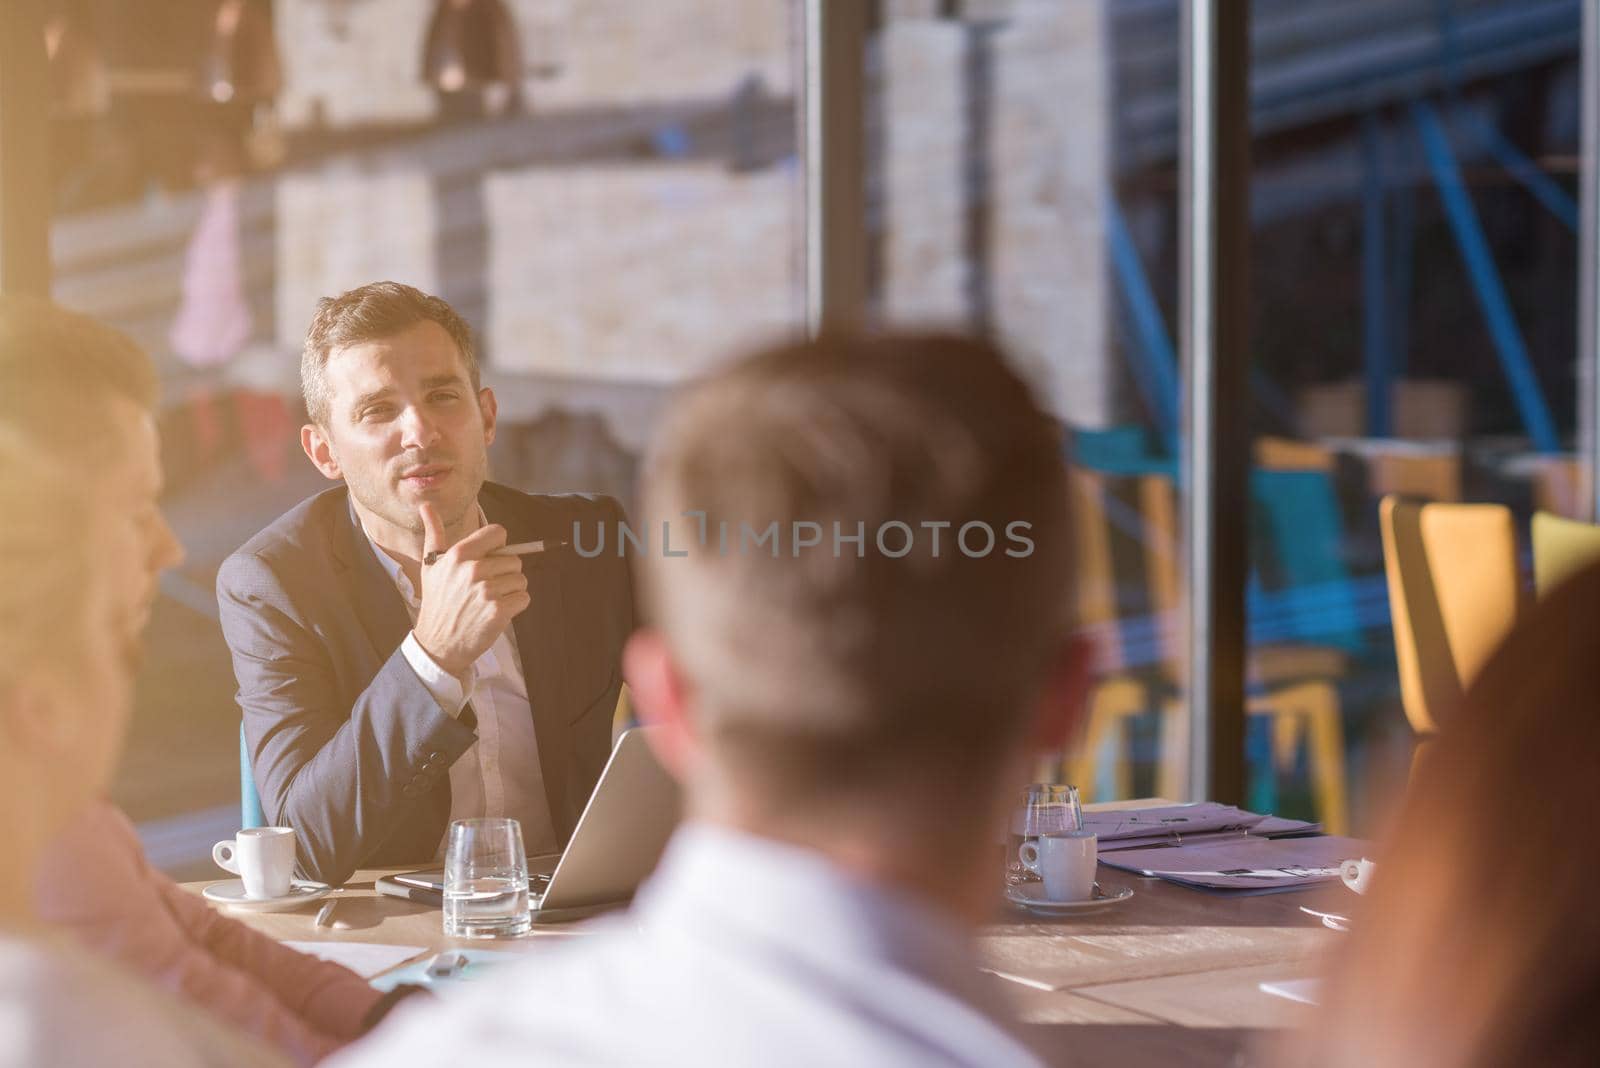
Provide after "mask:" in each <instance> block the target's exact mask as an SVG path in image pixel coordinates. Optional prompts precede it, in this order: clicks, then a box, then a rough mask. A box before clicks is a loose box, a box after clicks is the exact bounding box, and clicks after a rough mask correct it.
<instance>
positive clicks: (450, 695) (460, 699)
mask: <svg viewBox="0 0 1600 1068" xmlns="http://www.w3.org/2000/svg"><path fill="white" fill-rule="evenodd" d="M400 652H401V653H403V654H404V655H405V658H406V663H408V664H410V665H411V670H412V671H415V672H416V673H417V679H418V680H419V681H420V682H421V683H422V685H423V687H424V688H425V689H427V691H428V692H429V693H430V694H432V695H433V699H434V700H435V701H438V702H439V707H440V708H442V709H444V712H445V715H447V716H450V717H451V718H452V719H453V718H455V717H456V716H459V715H460V714H461V709H462V707H463V706H464V705H466V703H467V697H468V695H469V694H471V693H472V686H473V683H474V682H475V681H476V680H477V675H478V669H477V667H476V665H474V666H472V667H469V668H467V678H466V684H465V685H462V680H460V679H458V678H456V677H455V676H454V675H452V674H450V672H448V671H446V670H445V669H444V668H442V667H440V666H439V665H438V664H437V663H435V662H434V659H433V657H431V656H429V655H428V653H427V651H426V650H424V649H423V648H422V643H421V642H419V641H417V635H416V632H415V631H413V632H411V633H409V634H407V635H406V640H405V641H403V642H401V643H400Z"/></svg>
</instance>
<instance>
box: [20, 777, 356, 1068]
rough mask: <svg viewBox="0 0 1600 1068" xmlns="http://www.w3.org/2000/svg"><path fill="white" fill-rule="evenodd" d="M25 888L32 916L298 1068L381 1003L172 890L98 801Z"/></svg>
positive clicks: (331, 968)
mask: <svg viewBox="0 0 1600 1068" xmlns="http://www.w3.org/2000/svg"><path fill="white" fill-rule="evenodd" d="M34 885H35V888H36V897H37V898H38V908H39V914H40V916H41V917H42V918H43V919H45V920H47V921H48V922H50V923H54V924H58V925H60V926H62V927H65V928H68V929H70V930H71V931H73V932H74V933H75V934H76V935H77V937H78V938H79V939H80V940H81V941H82V942H83V944H84V945H86V946H87V947H88V948H89V949H90V950H92V951H94V952H97V953H101V954H104V955H105V956H108V957H110V958H112V959H114V960H115V961H117V962H118V963H119V964H121V965H122V966H123V967H124V968H126V969H127V970H129V971H131V972H133V973H135V974H136V975H140V976H143V977H145V978H146V979H149V980H150V981H152V982H154V983H155V984H157V985H158V986H161V987H163V988H164V989H166V990H169V991H171V992H172V993H174V994H176V995H177V996H178V997H181V998H183V999H185V1000H187V1001H189V1002H191V1003H192V1004H195V1005H202V1006H204V1007H205V1008H207V1009H209V1010H211V1012H212V1013H213V1014H214V1015H216V1016H217V1017H218V1018H220V1019H221V1020H223V1021H224V1022H226V1023H228V1024H231V1025H232V1026H233V1027H235V1028H237V1029H238V1030H241V1031H244V1032H245V1033H246V1034H250V1035H254V1036H256V1037H257V1038H260V1039H262V1040H263V1041H265V1042H268V1043H271V1044H272V1045H273V1046H275V1047H277V1048H278V1049H279V1050H281V1051H283V1053H285V1054H287V1055H288V1056H289V1057H290V1058H292V1059H293V1060H294V1061H295V1062H296V1063H298V1064H315V1063H316V1062H317V1061H319V1060H321V1059H322V1058H323V1057H325V1056H327V1055H328V1054H329V1053H332V1052H333V1051H334V1050H336V1049H338V1048H339V1047H340V1046H343V1045H344V1044H345V1043H347V1042H349V1041H350V1040H351V1039H354V1038H356V1037H357V1036H358V1035H360V1034H361V1024H362V1021H363V1020H364V1019H365V1018H366V1016H367V1013H368V1012H370V1011H371V1010H372V1008H373V1006H374V1005H375V1004H376V1003H377V1002H378V1000H379V999H380V998H381V997H382V995H381V994H380V993H379V992H378V991H376V990H374V989H372V988H371V987H370V986H368V985H367V983H366V982H365V980H363V979H362V978H361V977H360V976H359V975H357V974H356V973H354V972H352V971H350V970H349V969H348V968H342V967H340V966H339V965H337V964H329V963H328V962H326V961H320V960H317V959H316V958H315V957H308V956H306V955H305V954H304V953H297V952H295V951H294V950H292V949H288V948H286V947H284V946H280V945H279V944H278V943H277V942H274V941H273V940H272V939H270V938H268V937H266V936H265V935H262V934H258V933H257V932H255V931H252V930H251V929H250V928H248V927H246V926H245V925H244V924H242V923H240V922H238V921H237V920H232V919H229V918H228V917H226V916H223V915H222V914H221V913H218V912H216V911H214V910H213V909H212V908H211V906H209V905H207V904H206V903H205V902H204V901H203V900H201V899H200V898H199V897H197V896H196V895H194V894H191V893H189V892H187V891H185V890H181V889H179V887H178V885H177V884H176V883H174V882H173V881H172V880H171V879H169V878H167V877H166V876H165V875H162V874H161V873H160V872H158V871H156V870H155V869H153V868H151V867H150V864H149V862H148V861H147V860H146V859H145V855H144V848H143V846H142V845H140V843H139V837H138V835H137V834H136V833H135V831H134V829H133V824H132V823H130V822H129V821H128V817H127V816H125V815H123V813H122V812H121V810H119V809H118V808H116V807H115V806H114V805H112V804H111V803H110V802H108V801H101V802H97V803H96V804H94V805H93V806H91V807H90V809H89V810H88V811H86V812H85V813H83V814H82V815H81V816H79V817H78V818H77V819H76V820H74V822H73V824H72V826H70V827H69V828H68V829H67V830H66V831H65V832H64V833H63V834H62V835H61V836H60V837H59V838H58V839H56V841H55V842H54V843H52V845H51V847H50V849H49V850H48V851H47V852H46V855H45V858H44V860H43V863H42V864H41V865H40V868H39V876H38V880H37V882H36V883H35V884H34Z"/></svg>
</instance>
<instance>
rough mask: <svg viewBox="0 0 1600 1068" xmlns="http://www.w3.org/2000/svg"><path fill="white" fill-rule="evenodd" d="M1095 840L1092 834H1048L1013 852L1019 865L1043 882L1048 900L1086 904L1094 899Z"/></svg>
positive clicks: (1068, 832) (1075, 832)
mask: <svg viewBox="0 0 1600 1068" xmlns="http://www.w3.org/2000/svg"><path fill="white" fill-rule="evenodd" d="M1099 854H1100V846H1099V839H1098V838H1096V837H1095V833H1094V832H1093V831H1052V832H1050V833H1049V834H1041V835H1040V836H1039V837H1037V838H1030V839H1028V840H1027V841H1026V842H1023V843H1022V845H1021V846H1020V847H1018V849H1017V857H1018V859H1020V860H1021V861H1022V866H1023V867H1024V868H1027V869H1028V870H1029V871H1031V872H1033V873H1034V874H1035V875H1037V876H1038V877H1039V878H1040V879H1042V880H1044V896H1045V897H1046V898H1047V899H1049V900H1051V901H1087V900H1089V898H1091V897H1093V896H1094V867H1095V862H1096V861H1097V860H1098V859H1099Z"/></svg>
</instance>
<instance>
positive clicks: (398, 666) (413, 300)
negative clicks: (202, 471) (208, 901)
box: [217, 282, 633, 883]
mask: <svg viewBox="0 0 1600 1068" xmlns="http://www.w3.org/2000/svg"><path fill="white" fill-rule="evenodd" d="M300 377H301V386H302V389H303V391H304V393H305V400H306V410H307V412H308V414H309V415H310V418H311V422H310V423H308V424H307V425H306V426H305V427H303V428H302V430H301V445H302V447H303V448H304V449H305V453H306V455H307V456H308V457H309V458H310V459H311V462H312V463H313V464H314V465H315V466H316V467H317V470H319V471H321V472H322V474H323V475H325V476H326V477H327V478H329V479H331V480H334V481H337V482H341V483H342V485H340V486H338V487H335V488H333V489H329V490H326V491H324V492H322V493H320V494H318V495H316V496H315V497H312V498H310V499H309V500H306V501H304V502H302V503H301V504H299V505H297V506H296V507H294V508H292V509H291V510H290V511H288V512H287V513H285V514H284V515H283V516H282V517H280V518H279V519H278V520H276V521H275V522H273V523H272V524H271V525H270V526H268V527H267V528H266V529H265V530H263V531H262V532H261V533H260V534H257V535H256V536H255V537H254V538H252V539H250V541H248V542H246V543H245V545H244V546H243V547H242V548H240V549H239V550H238V551H237V552H235V553H234V554H233V555H232V556H230V557H229V558H228V560H227V561H226V562H225V563H224V564H223V566H222V569H221V571H220V572H219V573H218V575H217V600H218V603H219V605H220V607H221V615H222V627H223V633H224V635H225V636H226V638H227V641H228V646H229V648H230V649H231V650H232V652H233V662H234V673H235V675H236V676H237V678H238V681H239V706H240V709H241V710H242V712H243V716H244V728H245V736H246V740H247V742H248V745H249V749H250V753H251V759H252V764H253V767H254V770H255V777H256V785H257V788H258V790H259V791H260V794H261V801H262V807H263V809H264V811H265V813H266V815H267V818H268V819H269V820H270V821H272V822H275V823H278V824H284V825H287V826H291V827H293V828H294V829H295V831H296V834H297V836H298V838H299V846H300V865H301V867H302V868H303V869H304V870H305V871H306V872H307V873H308V874H309V875H311V876H313V877H315V878H318V879H322V880H324V881H327V882H330V883H342V882H344V881H345V880H347V879H348V878H349V877H350V874H351V873H352V872H353V871H354V870H355V869H356V868H358V867H362V866H371V865H387V864H412V863H425V862H428V861H430V860H432V859H433V858H435V857H436V856H437V855H438V853H439V850H440V848H441V843H442V839H443V836H444V832H445V828H446V827H447V825H448V823H449V821H451V820H453V819H462V818H467V817H471V816H511V817H515V818H517V819H518V820H520V821H521V824H522V832H523V836H524V839H525V842H526V845H527V849H528V852H529V854H530V855H532V854H539V853H549V852H556V851H559V850H560V849H561V848H562V847H563V846H564V844H565V842H566V840H567V838H568V837H569V836H570V835H571V833H572V829H573V826H574V824H575V823H576V822H577V818H578V815H579V813H580V812H581V811H582V808H583V804H584V802H585V801H586V800H587V798H588V796H589V792H590V790H591V789H592V788H593V786H594V783H595V780H596V779H597V778H598V777H599V773H600V769H601V766H602V765H603V764H604V762H605V759H606V756H607V755H608V753H609V751H610V743H611V718H612V710H613V709H614V707H615V705H616V702H617V695H618V691H619V689H620V687H621V673H620V667H619V665H620V657H621V650H622V645H623V643H624V641H625V640H626V638H627V636H628V633H629V632H630V631H631V630H632V629H633V597H632V588H631V584H630V579H629V574H628V569H627V562H626V560H624V559H622V558H621V557H620V556H619V555H616V554H599V555H595V556H590V557H585V556H581V555H579V554H578V553H576V552H574V551H573V546H574V545H577V544H584V545H591V544H595V539H596V538H598V537H600V536H601V534H600V530H597V529H596V527H600V528H601V529H603V528H604V527H605V526H611V527H612V528H613V533H612V540H613V542H614V541H615V527H616V524H618V523H620V522H621V519H622V513H621V509H620V507H619V506H618V505H617V504H616V502H614V501H612V500H610V499H608V498H591V497H585V496H559V497H556V496H529V495H527V494H524V493H519V492H518V491H516V490H513V489H510V488H508V487H505V486H499V485H495V484H494V483H490V482H486V481H485V478H486V474H487V468H488V446H489V444H490V443H491V442H492V441H493V440H494V430H495V412H496V408H495V398H494V393H493V391H491V390H489V389H485V388H482V387H481V386H480V382H479V374H478V364H477V359H476V355H475V352H474V349H473V344H472V336H471V331H470V330H469V328H468V327H467V325H466V323H465V322H463V321H462V319H461V318H460V316H458V315H457V314H456V313H455V311H454V310H453V309H451V308H450V306H449V305H448V304H446V303H445V302H444V301H443V300H440V299H439V298H437V297H432V296H428V295H427V294H424V293H421V292H419V291H418V290H416V289H413V288H412V287H410V286H405V285H399V284H397V283H393V282H378V283H373V284H371V285H366V286H362V287H360V288H359V289H355V290H351V291H350V292H348V293H345V294H343V295H341V296H338V297H333V298H327V299H324V300H323V301H321V302H320V303H319V305H318V308H317V313H316V316H315V318H314V319H313V320H312V324H311V328H310V330H309V332H308V334H307V337H306V343H305V348H304V351H303V352H302V355H301V367H300ZM584 530H587V533H582V531H584ZM508 543H517V544H521V545H525V546H526V545H529V543H533V546H534V551H528V552H527V553H526V554H525V555H512V554H510V553H508V552H505V551H503V550H505V548H506V546H507V545H508Z"/></svg>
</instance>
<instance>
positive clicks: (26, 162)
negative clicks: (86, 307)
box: [0, 0, 51, 296]
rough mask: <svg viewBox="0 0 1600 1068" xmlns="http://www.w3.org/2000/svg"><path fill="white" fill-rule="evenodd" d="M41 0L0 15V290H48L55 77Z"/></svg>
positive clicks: (14, 1) (10, 4)
mask: <svg viewBox="0 0 1600 1068" xmlns="http://www.w3.org/2000/svg"><path fill="white" fill-rule="evenodd" d="M44 9H45V5H44V2H43V0H7V3H6V14H5V18H4V19H0V293H31V294H35V295H38V296H48V295H49V293H50V215H51V203H50V201H51V197H50V76H49V70H48V67H47V65H46V61H45V54H44Z"/></svg>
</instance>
